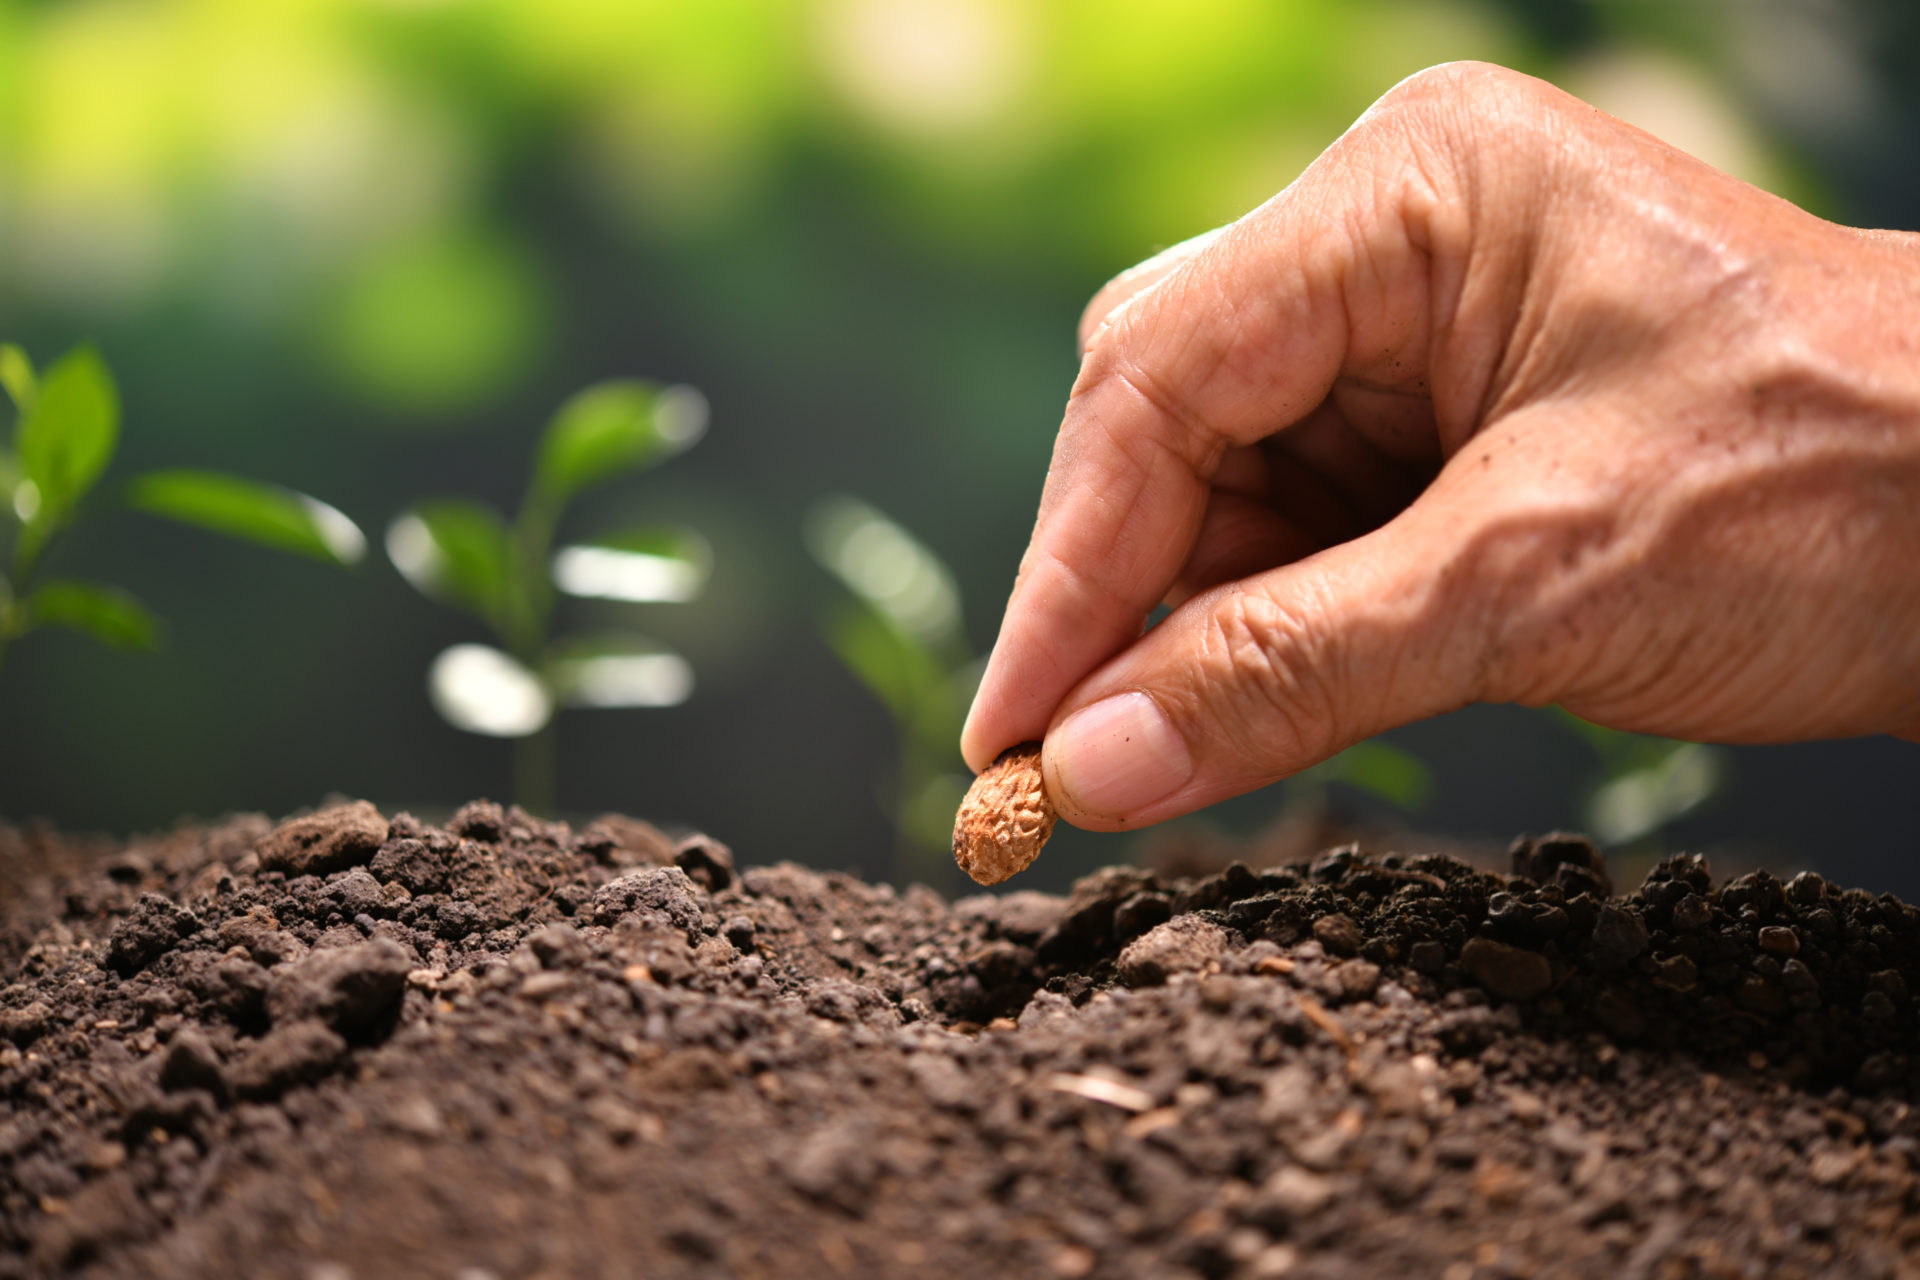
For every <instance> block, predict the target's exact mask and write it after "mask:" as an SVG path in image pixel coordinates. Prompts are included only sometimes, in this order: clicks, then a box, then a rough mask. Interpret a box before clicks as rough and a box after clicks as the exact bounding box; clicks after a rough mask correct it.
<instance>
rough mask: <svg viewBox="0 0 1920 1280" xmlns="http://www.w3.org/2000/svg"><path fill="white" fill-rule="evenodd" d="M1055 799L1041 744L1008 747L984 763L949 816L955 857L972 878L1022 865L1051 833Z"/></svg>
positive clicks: (989, 878) (994, 876)
mask: <svg viewBox="0 0 1920 1280" xmlns="http://www.w3.org/2000/svg"><path fill="white" fill-rule="evenodd" d="M1053 820H1054V812H1053V802H1052V801H1051V800H1048V799H1047V788H1046V783H1045V782H1044V781H1043V780H1042V778H1041V774H1040V744H1039V743H1037V742H1023V743H1021V744H1020V745H1019V746H1017V747H1008V748H1007V749H1006V750H1005V751H1002V752H1001V753H1000V756H999V758H998V759H996V760H995V761H994V762H993V763H992V764H990V765H988V766H987V767H986V769H985V770H984V771H983V772H982V773H981V774H980V776H979V777H977V778H975V779H974V780H973V786H972V787H970V788H968V790H967V798H966V799H964V800H962V801H961V802H960V812H959V813H958V814H956V815H955V816H954V820H953V860H954V861H955V862H957V863H959V864H960V869H961V870H962V871H964V872H966V873H967V874H968V875H970V876H972V877H973V879H974V883H976V884H999V883H1000V882H1001V881H1002V880H1005V879H1006V878H1007V877H1008V876H1011V875H1014V874H1015V873H1017V872H1021V871H1025V870H1026V869H1027V868H1028V867H1030V866H1032V865H1033V860H1034V859H1035V858H1037V857H1039V856H1040V846H1042V845H1044V844H1045V843H1046V842H1047V837H1048V836H1050V835H1052V834H1053Z"/></svg>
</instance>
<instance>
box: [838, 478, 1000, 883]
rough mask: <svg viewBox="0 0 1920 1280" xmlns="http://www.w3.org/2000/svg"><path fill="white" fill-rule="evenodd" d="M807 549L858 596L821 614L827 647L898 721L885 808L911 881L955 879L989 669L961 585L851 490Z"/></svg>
mask: <svg viewBox="0 0 1920 1280" xmlns="http://www.w3.org/2000/svg"><path fill="white" fill-rule="evenodd" d="M804 533H805V538H806V544H807V549H808V550H809V551H810V552H812V554H813V557H814V559H816V560H818V561H819V562H820V564H821V565H822V566H823V567H825V568H826V569H827V570H828V572H830V573H832V574H833V575H834V577H836V578H838V579H839V580H840V582H841V583H842V584H843V585H844V586H845V587H846V588H847V594H846V595H845V596H843V597H842V598H841V599H840V600H839V601H838V602H837V603H836V604H835V605H834V606H833V607H831V608H830V609H829V610H828V611H827V612H826V613H825V615H824V616H823V617H822V620H821V633H822V635H823V636H824V637H825V639H826V642H827V645H828V647H829V648H831V649H832V650H833V652H834V654H835V655H836V656H837V657H838V658H839V659H840V661H841V663H842V664H843V665H845V667H846V668H847V670H848V671H849V672H851V673H852V674H853V676H854V678H855V679H857V680H858V681H860V683H861V684H863V685H865V686H866V687H867V690H868V692H870V693H872V694H873V696H874V697H875V698H876V699H878V700H879V702H880V704H881V705H882V706H884V707H885V708H886V709H887V713H888V715H889V716H890V717H891V718H892V720H893V724H894V733H895V742H896V750H897V756H896V764H895V769H894V772H893V775H892V776H891V777H889V778H887V779H885V780H884V781H883V782H882V783H881V785H880V805H881V808H882V809H884V810H885V811H886V814H887V817H888V819H889V820H890V821H891V822H892V823H893V825H894V829H895V830H896V831H897V832H898V833H899V838H900V847H899V853H898V861H899V867H898V871H899V873H900V875H901V876H902V878H904V879H912V880H924V881H928V882H930V883H938V882H939V880H940V879H941V878H944V877H947V876H950V875H951V873H950V872H949V871H947V870H946V868H947V866H948V865H949V860H950V858H951V856H952V855H951V853H950V849H951V845H952V832H953V820H954V810H955V809H956V808H957V807H958V806H959V804H960V800H961V797H962V796H964V795H965V794H966V792H967V784H968V783H969V782H971V781H972V779H971V777H970V776H969V775H968V773H967V768H966V764H965V762H964V761H963V760H962V759H961V758H960V726H961V724H962V722H963V721H964V720H965V719H966V714H967V704H968V702H970V701H971V700H972V697H973V690H974V688H975V686H977V685H978V684H979V682H980V671H981V664H980V661H979V660H978V658H977V657H976V656H975V654H974V652H973V650H972V649H971V648H970V647H969V646H968V644H967V637H966V631H965V630H964V628H963V627H962V625H961V615H960V588H959V585H958V583H956V582H955V580H954V576H953V573H952V571H951V570H949V569H948V568H947V566H946V565H945V564H944V563H943V562H942V561H941V560H940V558H939V557H938V556H936V555H935V554H934V553H933V552H932V551H930V550H928V549H927V547H926V545H925V544H923V543H922V542H921V541H920V540H919V539H917V538H915V537H914V536H913V535H912V534H910V533H908V532H907V531H906V530H905V529H903V528H901V527H900V526H899V525H898V524H896V523H894V521H892V520H890V519H889V518H888V517H887V516H886V515H884V514H883V513H881V512H880V511H878V510H876V509H875V508H874V507H872V506H869V505H868V504H867V503H865V502H862V501H861V500H860V499H858V498H854V497H849V496H847V495H845V494H836V495H830V496H828V497H825V498H822V499H820V500H819V501H818V502H816V503H815V504H814V505H813V509H812V510H811V511H810V512H808V514H807V519H806V524H805V529H804Z"/></svg>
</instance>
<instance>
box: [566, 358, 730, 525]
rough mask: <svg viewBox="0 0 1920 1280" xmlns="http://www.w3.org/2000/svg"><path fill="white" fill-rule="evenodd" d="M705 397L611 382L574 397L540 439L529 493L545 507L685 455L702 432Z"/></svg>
mask: <svg viewBox="0 0 1920 1280" xmlns="http://www.w3.org/2000/svg"><path fill="white" fill-rule="evenodd" d="M706 425H707V404H706V399H705V397H703V396H701V394H700V393H699V392H698V391H695V390H694V389H693V388H691V387H667V388H665V389H664V390H663V389H662V388H660V387H657V386H655V385H654V384H652V383H650V382H641V381H638V380H635V379H624V378H623V379H615V380H612V381H609V382H600V383H596V384H594V385H593V386H590V387H588V388H586V389H585V390H583V391H579V392H576V393H575V394H574V395H573V396H572V397H571V398H570V399H568V400H567V402H566V403H565V404H563V405H561V406H560V409H559V412H557V413H555V414H554V415H553V420H552V421H551V422H549V423H548V424H547V430H546V434H545V435H543V436H542V437H541V438H540V450H539V456H538V460H537V462H536V464H535V467H534V489H535V491H536V492H537V493H539V494H540V495H541V496H542V497H544V498H545V499H547V500H548V501H550V502H560V501H564V500H565V499H566V498H568V497H570V496H572V495H573V494H575V493H577V492H579V491H580V490H581V489H585V488H587V487H588V486H590V485H595V484H599V483H601V482H603V481H606V480H611V479H613V478H614V477H615V476H617V475H619V474H620V473H621V472H623V471H632V470H637V469H638V468H640V467H643V466H646V465H648V464H649V463H652V462H656V461H659V460H660V459H662V458H664V457H667V456H668V455H670V454H672V453H677V452H678V451H680V450H681V449H685V448H687V447H688V446H690V445H691V444H693V442H694V441H696V440H698V439H699V438H700V436H701V434H702V433H703V432H704V431H705V430H706Z"/></svg>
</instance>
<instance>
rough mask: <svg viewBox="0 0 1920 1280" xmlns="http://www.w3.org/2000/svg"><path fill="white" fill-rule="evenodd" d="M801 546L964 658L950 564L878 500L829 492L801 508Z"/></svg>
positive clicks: (932, 642)
mask: <svg viewBox="0 0 1920 1280" xmlns="http://www.w3.org/2000/svg"><path fill="white" fill-rule="evenodd" d="M801 533H802V537H803V538H804V539H805V540H806V544H807V550H808V551H810V552H812V553H813V558H814V559H815V560H817V561H819V562H820V564H821V566H822V567H824V568H825V569H826V570H827V571H828V572H830V573H832V574H833V575H834V576H835V577H837V578H839V579H840V581H841V582H843V583H844V584H846V586H847V587H848V589H850V590H851V591H852V592H853V593H854V594H855V595H857V596H859V597H860V598H861V599H863V600H865V601H866V602H867V603H868V604H870V605H872V606H873V607H874V608H876V609H878V610H879V611H880V612H881V613H883V614H885V615H886V616H887V617H888V618H890V619H892V621H893V623H894V624H895V625H896V626H898V627H900V628H902V629H903V630H905V631H906V632H907V633H908V634H910V635H913V636H915V637H917V638H918V639H919V640H920V641H921V642H923V643H924V644H926V645H928V646H929V647H930V648H931V649H932V650H933V651H934V652H937V653H940V654H942V655H944V656H946V657H947V658H948V659H949V660H950V661H956V662H957V661H963V660H964V658H965V656H966V653H967V641H966V633H965V631H964V629H963V628H962V627H961V624H960V587H959V584H958V583H957V582H956V581H955V580H954V576H953V572H952V570H950V569H948V568H947V566H946V564H945V563H943V562H942V561H941V559H940V558H939V557H938V556H936V555H935V554H934V553H933V552H932V551H931V550H929V549H928V548H927V546H926V545H925V544H924V543H922V542H921V541H920V540H919V539H918V538H916V537H914V536H913V535H912V534H911V533H908V532H907V530H906V529H905V528H903V527H902V526H901V525H899V524H898V523H896V522H895V521H894V520H892V519H890V518H889V517H888V516H887V515H886V514H885V513H884V512H882V511H881V510H880V509H879V508H877V507H874V506H872V505H870V504H869V503H866V502H863V501H861V500H860V499H859V498H856V497H853V496H852V495H850V494H828V495H827V496H826V497H824V498H821V499H820V500H819V501H817V502H815V503H814V504H813V507H812V508H811V509H810V510H809V511H808V512H807V517H806V521H805V523H804V525H803V527H802V530H801Z"/></svg>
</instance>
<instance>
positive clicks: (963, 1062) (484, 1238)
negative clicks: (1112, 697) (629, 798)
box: [0, 802, 1920, 1280]
mask: <svg viewBox="0 0 1920 1280" xmlns="http://www.w3.org/2000/svg"><path fill="white" fill-rule="evenodd" d="M0 888H4V890H5V892H6V894H7V896H6V898H5V900H4V902H0V1277H15V1276H19V1277H26V1276H53V1275H86V1276H102V1277H108V1276H143V1277H144V1276H243V1275H244V1276H288V1277H297V1278H298V1280H367V1278H369V1277H383V1276H394V1275H409V1276H415V1275H418V1276H446V1277H460V1278H461V1280H486V1278H487V1277H496V1278H498V1280H507V1278H509V1277H520V1276H556V1277H557V1276H583V1277H592V1276H607V1277H614V1276H657V1277H670V1276H735V1275H737V1276H760V1277H770V1278H771V1277H815V1276H849V1277H853V1276H859V1277H866V1276H894V1275H898V1276H907V1275H957V1274H963V1273H966V1274H984V1275H1005V1276H1041V1277H1069V1278H1070V1277H1083V1276H1098V1277H1107V1276H1111V1277H1136V1276H1137V1277H1149V1276H1154V1277H1158V1276H1181V1275H1191V1276H1200V1277H1250V1278H1251V1277H1267V1278H1271V1277H1289V1278H1293V1277H1298V1278H1303V1280H1304V1278H1320V1277H1329V1278H1330V1277H1360V1276H1366V1277H1373V1276H1379V1275H1383V1274H1393V1273H1396V1272H1397V1273H1403V1274H1407V1275H1417V1276H1428V1275H1431V1276H1444V1277H1447V1280H1492V1278H1495V1277H1532V1276H1542V1277H1544V1276H1579V1277H1584V1276H1593V1277H1601V1276H1605V1277H1615V1276H1626V1277H1634V1276H1644V1277H1693V1276H1700V1277H1707V1276H1713V1277H1722V1276H1726V1277H1733V1276H1742V1277H1744V1276H1754V1277H1760V1276H1766V1277H1793V1276H1804V1277H1811V1276H1829V1275H1831V1276H1840V1275H1845V1276H1851V1277H1896V1276H1901V1277H1904V1276H1920V1217H1916V1215H1915V1214H1914V1208H1915V1206H1916V1203H1920V1184H1916V1180H1915V1170H1916V1168H1920V1115H1916V1113H1915V1110H1914V1106H1913V1101H1914V1090H1915V1087H1916V1077H1915V1067H1916V1064H1920V1057H1916V1053H1920V1023H1917V1022H1916V1007H1915V1004H1914V995H1913V992H1914V989H1915V984H1916V983H1920V911H1916V909H1915V908H1914V907H1912V906H1909V905H1907V904H1905V903H1902V902H1900V901H1898V900H1897V899H1895V898H1893V897H1891V896H1880V897H1875V896H1874V895H1872V894H1869V893H1865V892H1862V891H1859V890H1842V889H1839V888H1837V887H1835V886H1832V885H1829V884H1827V883H1825V882H1824V881H1822V880H1821V879H1820V878H1819V877H1818V876H1815V875H1812V874H1802V875H1800V876H1796V877H1794V878H1793V879H1791V880H1785V881H1783V880H1781V879H1779V878H1776V877H1774V876H1772V875H1770V874H1768V873H1767V872H1764V871H1759V872H1753V873H1750V874H1747V875H1742V876H1740V877H1737V878H1736V879H1734V880H1732V881H1730V882H1726V883H1719V884H1717V883H1715V881H1714V879H1713V877H1712V876H1711V874H1710V872H1709V870H1708V868H1707V866H1706V864H1705V862H1704V861H1703V860H1701V859H1699V858H1697V857H1690V856H1679V857H1674V858H1670V859H1668V860H1666V861H1665V862H1663V863H1661V864H1660V865H1659V866H1658V867H1657V868H1655V870H1654V871H1653V872H1652V873H1651V874H1650V875H1649V876H1648V877H1647V879H1646V881H1645V882H1644V883H1643V884H1641V885H1640V886H1639V887H1638V888H1636V889H1634V890H1633V891H1632V892H1629V893H1624V894H1615V893H1614V890H1613V886H1612V885H1611V884H1610V883H1609V881H1608V876H1607V868H1606V865H1605V863H1604V860H1603V859H1602V858H1601V857H1600V855H1599V853H1598V852H1597V851H1596V850H1595V849H1594V847H1593V846H1592V845H1591V844H1589V843H1587V842H1586V841H1584V840H1581V839H1579V838H1578V837H1571V836H1564V835H1553V836H1547V837H1541V838H1535V839H1523V840H1520V841H1517V842H1516V843H1515V845H1514V848H1513V850H1512V869H1511V874H1507V875H1499V874H1493V873H1490V872H1487V871H1483V870H1478V869H1476V868H1474V867H1471V866H1468V865H1466V864H1465V863H1462V862H1458V861H1455V860H1453V859H1451V858H1447V857H1443V856H1438V855H1428V856H1402V855H1394V854H1382V855H1378V856H1368V855H1365V854H1363V853H1361V852H1360V851H1359V850H1358V849H1355V848H1344V849H1337V850H1334V851H1331V852H1329V853H1326V854H1324V855H1322V856H1321V857H1319V858H1317V859H1315V860H1314V861H1312V862H1311V863H1308V864H1303V865H1300V866H1293V867H1286V868H1278V869H1271V870H1261V871H1253V870H1250V869H1248V868H1247V867H1245V866H1240V865H1233V866H1229V867H1227V868H1226V869H1225V870H1224V871H1221V872H1219V873H1217V874H1213V875H1208V876H1204V877H1198V878H1185V879H1163V878H1161V877H1158V876H1156V875H1154V874H1153V873H1151V872H1148V871H1146V870H1143V869H1139V868H1133V867H1111V868H1108V869H1106V870H1104V871H1101V872H1099V873H1097V874H1095V875H1093V876H1090V877H1088V878H1086V879H1084V880H1082V881H1081V882H1080V883H1079V884H1078V885H1077V886H1075V888H1074V890H1073V891H1072V893H1071V894H1068V895H1064V896H1055V895H1047V894H1039V893H1032V892H1013V893H1007V894H1003V895H999V896H985V895H982V896H976V897H970V898H964V899H961V900H959V901H956V902H948V901H946V900H945V899H943V898H941V897H940V896H939V895H937V894H935V893H933V892H932V891H930V890H927V889H924V888H919V887H916V888H912V889H908V890H906V891H904V892H896V891H895V890H894V889H892V888H891V887H888V886H886V885H870V884H866V883H863V882H861V881H859V880H857V879H854V878H852V877H849V876H845V875H839V874H830V873H820V872H816V871H812V870H808V869H806V868H803V867H800V866H796V865H793V864H786V863H783V864H777V865H772V866H755V867H746V868H742V867H738V866H736V865H735V861H734V858H733V856H732V854H731V853H730V852H729V851H728V850H727V849H726V847H725V846H724V845H722V844H720V843H719V842H717V841H714V840H712V839H710V838H708V837H705V836H697V835H696V836H690V837H687V838H685V839H682V840H673V839H669V838H668V837H666V836H665V835H663V834H662V833H661V832H659V831H658V830H656V829H655V828H653V827H651V826H649V825H647V824H645V823H641V822H637V821H635V820H632V819H615V818H610V819H606V820H603V821H601V822H598V823H594V824H592V825H589V826H587V827H586V828H584V829H583V830H578V831H575V830H572V829H570V828H568V827H567V826H565V825H563V824H550V823H544V822H540V821H538V820H536V819H533V818H531V817H529V816H527V815H526V814H524V813H522V812H520V811H518V810H511V809H509V810H502V809H501V808H500V807H499V806H496V805H492V804H488V803H485V802H477V803H475V804H472V805H468V806H467V807H466V808H464V809H462V810H461V811H460V812H459V813H458V814H456V815H455V816H454V817H453V819H452V820H451V821H450V822H449V823H448V824H447V825H446V826H445V827H438V826H432V825H429V824H426V823H423V822H420V821H417V820H415V819H414V818H412V817H410V816H409V815H407V814H404V813H403V814H397V815H393V816H392V817H391V818H389V817H387V816H385V815H381V814H379V813H378V812H377V811H376V810H374V809H373V807H372V806H370V805H365V804H355V805H342V806H336V807H333V808H330V809H325V810H322V811H320V812H318V813H314V814H309V815H305V816H303V817H300V818H297V819H294V820H293V821H291V822H288V823H284V824H280V825H278V826H275V825H274V824H272V823H270V822H268V821H267V820H265V819H263V818H259V817H242V818H235V819H231V820H229V821H227V822H225V823H222V824H218V825H214V826H204V827H188V828H182V829H181V830H179V831H176V832H173V833H170V834H167V835H164V836H160V837H155V838H152V839H145V840H136V841H133V842H131V843H128V844H126V845H124V846H120V847H113V848H101V847H97V846H79V845H73V846H66V845H63V844H62V842H61V841H59V840H58V838H57V837H54V836H53V835H51V834H50V833H48V832H45V831H20V830H14V829H10V828H0Z"/></svg>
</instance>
